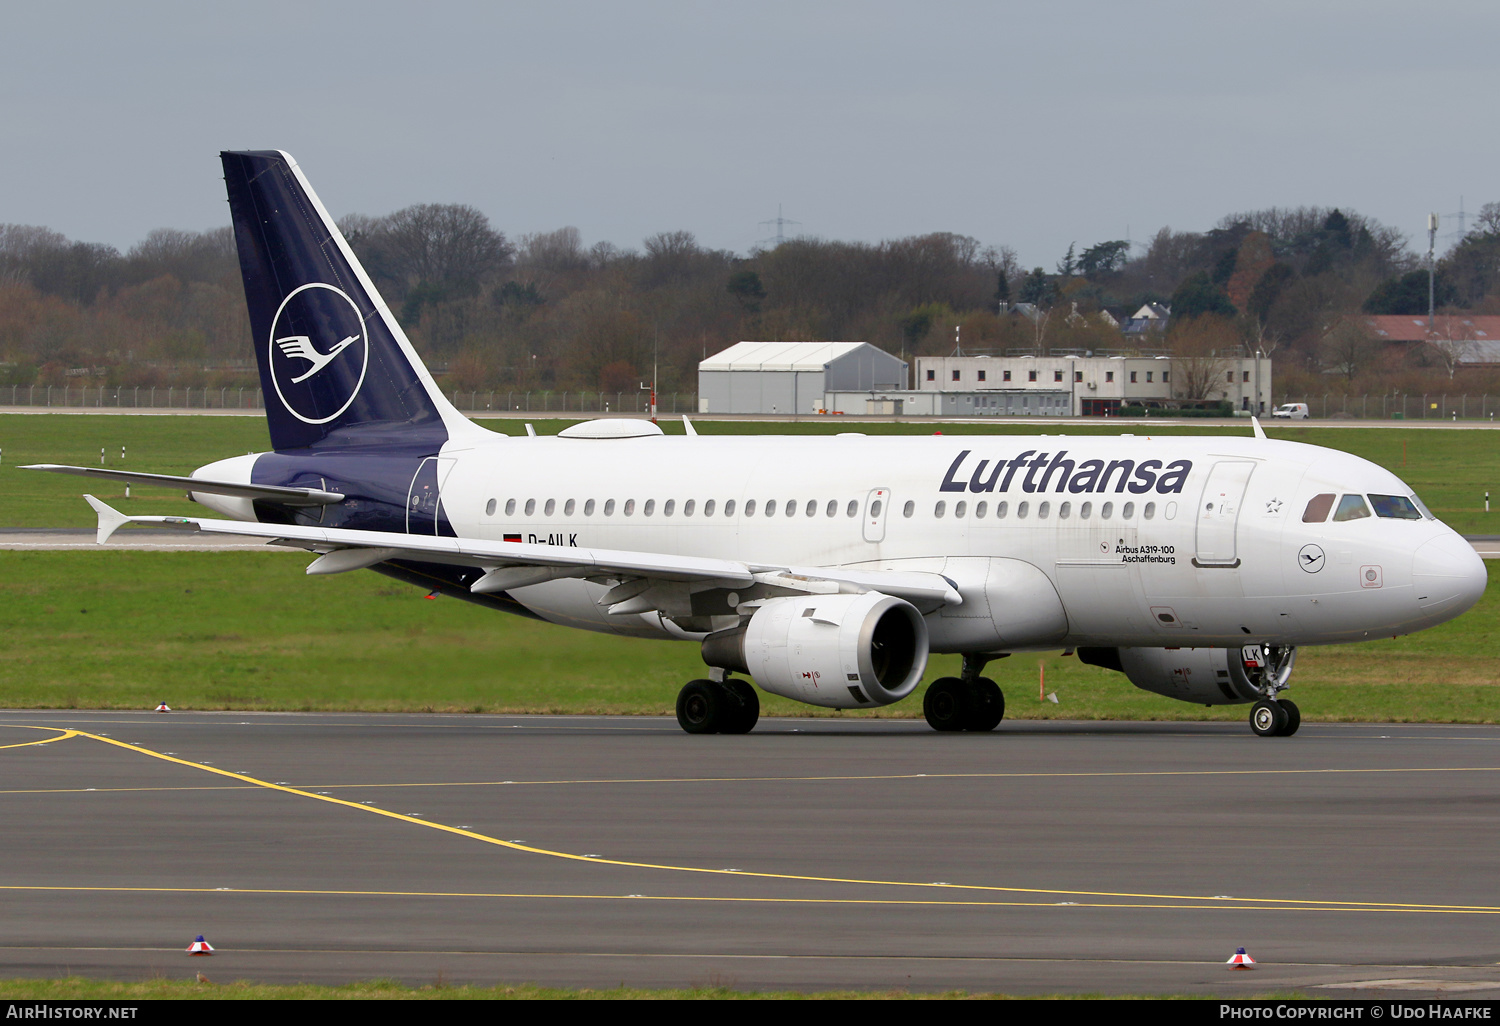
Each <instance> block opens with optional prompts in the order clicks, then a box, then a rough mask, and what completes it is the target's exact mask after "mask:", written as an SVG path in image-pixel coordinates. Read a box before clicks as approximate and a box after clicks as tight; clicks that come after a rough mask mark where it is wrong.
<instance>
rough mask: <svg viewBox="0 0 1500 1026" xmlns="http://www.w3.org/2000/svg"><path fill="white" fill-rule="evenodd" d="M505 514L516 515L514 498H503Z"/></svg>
mask: <svg viewBox="0 0 1500 1026" xmlns="http://www.w3.org/2000/svg"><path fill="white" fill-rule="evenodd" d="M505 515H506V516H508V517H513V516H515V515H516V500H515V499H506V500H505Z"/></svg>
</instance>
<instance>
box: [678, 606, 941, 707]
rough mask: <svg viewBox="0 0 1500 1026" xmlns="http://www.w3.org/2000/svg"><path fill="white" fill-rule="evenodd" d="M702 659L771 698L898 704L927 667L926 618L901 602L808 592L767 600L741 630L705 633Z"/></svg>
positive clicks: (844, 704) (849, 704) (846, 704)
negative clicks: (750, 680) (749, 680)
mask: <svg viewBox="0 0 1500 1026" xmlns="http://www.w3.org/2000/svg"><path fill="white" fill-rule="evenodd" d="M703 661H704V662H706V663H708V665H710V666H721V667H723V668H725V669H728V670H739V671H740V672H741V673H748V674H750V676H752V677H754V678H755V683H757V684H759V685H760V686H761V688H763V689H764V690H766V691H769V692H771V693H772V694H773V695H781V696H782V697H784V698H791V699H794V700H796V701H798V702H807V703H808V704H810V705H821V706H826V707H828V708H832V709H868V708H871V707H873V706H877V705H890V704H891V703H892V702H899V701H900V700H901V699H903V698H905V697H906V696H907V695H909V694H911V693H912V692H913V691H914V690H916V687H917V684H918V683H920V682H921V680H922V673H923V671H924V670H925V669H926V668H927V621H925V620H923V619H922V614H921V613H919V612H918V611H917V608H916V607H915V606H913V605H912V604H911V603H910V602H907V601H905V600H904V599H898V598H893V597H891V596H890V595H882V594H880V593H879V592H866V593H865V594H863V595H808V596H806V597H797V596H793V597H789V598H776V599H771V600H769V601H767V602H766V603H765V604H764V605H762V606H761V607H760V608H759V609H757V610H756V611H755V614H754V615H753V616H751V617H750V622H749V623H748V624H746V625H745V626H744V627H740V628H736V629H734V630H730V631H723V632H721V633H718V634H714V635H711V636H710V637H708V638H706V639H705V640H704V642H703Z"/></svg>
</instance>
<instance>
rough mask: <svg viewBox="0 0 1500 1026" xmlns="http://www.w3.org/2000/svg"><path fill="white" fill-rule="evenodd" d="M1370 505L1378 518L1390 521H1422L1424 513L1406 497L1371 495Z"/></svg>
mask: <svg viewBox="0 0 1500 1026" xmlns="http://www.w3.org/2000/svg"><path fill="white" fill-rule="evenodd" d="M1370 505H1371V506H1374V507H1375V515H1376V516H1377V517H1385V518H1386V519H1388V520H1421V519H1422V511H1421V510H1419V509H1417V506H1416V503H1414V502H1412V501H1411V500H1410V499H1408V498H1407V497H1406V496H1404V495H1373V494H1372V495H1371V496H1370Z"/></svg>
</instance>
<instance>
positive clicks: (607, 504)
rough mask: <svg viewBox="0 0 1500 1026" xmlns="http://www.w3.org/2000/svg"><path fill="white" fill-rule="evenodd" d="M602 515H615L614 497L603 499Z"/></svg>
mask: <svg viewBox="0 0 1500 1026" xmlns="http://www.w3.org/2000/svg"><path fill="white" fill-rule="evenodd" d="M604 515H605V516H607V517H612V516H614V515H615V500H614V499H605V500H604Z"/></svg>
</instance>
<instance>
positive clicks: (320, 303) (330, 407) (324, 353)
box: [267, 282, 370, 424]
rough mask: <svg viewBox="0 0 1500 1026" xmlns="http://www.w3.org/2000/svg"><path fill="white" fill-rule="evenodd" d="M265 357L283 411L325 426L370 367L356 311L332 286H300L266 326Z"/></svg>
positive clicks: (340, 410)
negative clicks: (268, 326)
mask: <svg viewBox="0 0 1500 1026" xmlns="http://www.w3.org/2000/svg"><path fill="white" fill-rule="evenodd" d="M267 359H268V360H269V366H270V368H271V383H272V384H273V385H275V386H276V394H277V395H278V396H280V397H281V403H282V405H283V406H285V407H286V408H287V411H288V412H289V413H291V415H292V416H294V417H296V418H297V419H298V420H300V421H302V422H303V423H305V424H327V423H328V422H329V421H331V420H333V419H335V418H336V417H338V416H339V415H340V414H341V413H343V412H344V411H345V410H347V409H348V408H349V406H350V404H351V403H353V402H354V398H355V396H357V395H359V389H360V386H361V385H363V384H364V380H365V371H366V370H367V369H368V367H369V363H370V341H369V337H368V336H367V335H366V333H365V323H364V318H363V317H361V316H360V313H359V307H357V306H356V305H355V304H354V300H352V299H350V298H349V296H348V294H347V293H345V292H344V291H343V290H342V289H338V288H335V287H334V286H332V285H326V284H324V283H322V282H311V283H309V284H307V285H302V286H299V287H298V288H296V289H294V290H292V292H291V293H290V294H289V295H288V296H287V297H286V299H284V300H282V302H281V306H280V307H279V308H278V309H277V311H276V317H275V319H274V320H272V322H271V337H270V339H269V340H268V350H267Z"/></svg>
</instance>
